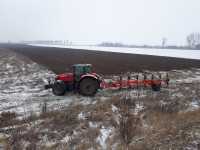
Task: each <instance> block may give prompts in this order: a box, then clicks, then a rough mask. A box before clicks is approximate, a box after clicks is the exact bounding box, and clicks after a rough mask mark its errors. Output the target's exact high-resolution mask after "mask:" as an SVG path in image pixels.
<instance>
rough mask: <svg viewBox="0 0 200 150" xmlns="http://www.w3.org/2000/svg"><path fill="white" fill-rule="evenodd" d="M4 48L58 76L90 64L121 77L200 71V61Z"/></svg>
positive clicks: (32, 47) (64, 50)
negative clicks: (147, 72) (186, 70)
mask: <svg viewBox="0 0 200 150" xmlns="http://www.w3.org/2000/svg"><path fill="white" fill-rule="evenodd" d="M0 47H5V48H8V49H12V50H14V51H15V52H17V53H21V54H22V55H25V56H27V57H29V58H30V59H32V60H33V61H34V62H36V63H38V64H41V65H44V66H46V67H47V68H49V69H50V70H52V71H53V72H55V73H62V72H65V71H66V70H67V69H70V66H71V65H73V64H78V63H90V64H92V65H93V66H94V67H93V68H94V71H96V72H97V73H100V74H120V73H124V72H128V71H131V72H141V71H143V70H154V71H161V70H162V71H169V70H173V69H187V68H191V67H200V60H191V59H181V58H170V57H161V56H149V55H138V54H124V53H115V52H102V51H91V50H81V49H69V48H68V49H67V48H55V47H39V46H29V45H15V44H12V45H9V44H2V45H1V46H0ZM163 51H165V49H163Z"/></svg>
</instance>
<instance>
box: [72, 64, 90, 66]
mask: <svg viewBox="0 0 200 150" xmlns="http://www.w3.org/2000/svg"><path fill="white" fill-rule="evenodd" d="M84 66H90V67H91V66H92V65H91V64H74V65H73V67H84Z"/></svg>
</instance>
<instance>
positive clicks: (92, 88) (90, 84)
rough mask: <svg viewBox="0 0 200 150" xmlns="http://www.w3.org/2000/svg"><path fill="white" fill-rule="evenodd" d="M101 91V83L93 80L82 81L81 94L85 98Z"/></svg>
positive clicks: (80, 85)
mask: <svg viewBox="0 0 200 150" xmlns="http://www.w3.org/2000/svg"><path fill="white" fill-rule="evenodd" d="M98 89H99V82H98V81H97V80H96V79H93V78H85V79H82V80H81V81H80V84H79V93H80V94H81V95H84V96H94V95H95V94H96V92H97V90H98Z"/></svg>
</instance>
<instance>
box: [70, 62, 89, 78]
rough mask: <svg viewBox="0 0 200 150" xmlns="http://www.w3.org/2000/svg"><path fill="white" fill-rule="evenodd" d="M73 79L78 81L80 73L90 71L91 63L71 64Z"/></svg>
mask: <svg viewBox="0 0 200 150" xmlns="http://www.w3.org/2000/svg"><path fill="white" fill-rule="evenodd" d="M72 70H73V75H74V79H75V81H79V80H80V79H81V76H82V75H85V74H91V73H92V65H91V64H75V65H73V66H72Z"/></svg>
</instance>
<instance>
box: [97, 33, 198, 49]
mask: <svg viewBox="0 0 200 150" xmlns="http://www.w3.org/2000/svg"><path fill="white" fill-rule="evenodd" d="M166 41H167V39H166V38H163V39H162V43H161V46H159V45H153V46H152V45H128V44H123V43H119V42H103V43H100V44H98V46H103V47H127V48H157V49H197V50H200V33H197V32H196V33H191V34H190V35H188V36H187V37H186V43H187V45H185V46H177V45H166Z"/></svg>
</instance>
